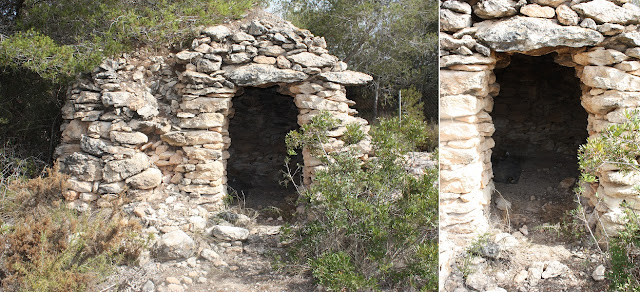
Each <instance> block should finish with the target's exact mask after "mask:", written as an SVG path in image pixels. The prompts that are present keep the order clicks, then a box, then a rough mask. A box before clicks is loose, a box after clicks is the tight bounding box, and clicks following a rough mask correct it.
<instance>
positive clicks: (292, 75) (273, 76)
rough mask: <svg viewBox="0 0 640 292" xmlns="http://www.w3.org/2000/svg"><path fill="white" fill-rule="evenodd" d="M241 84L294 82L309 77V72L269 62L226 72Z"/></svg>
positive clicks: (257, 84) (234, 81) (230, 77)
mask: <svg viewBox="0 0 640 292" xmlns="http://www.w3.org/2000/svg"><path fill="white" fill-rule="evenodd" d="M226 76H227V78H229V79H231V81H233V83H235V84H236V85H239V86H260V85H265V84H271V83H280V82H283V83H292V82H298V81H302V80H305V79H307V74H305V73H303V72H300V71H295V70H291V69H278V68H277V67H275V66H272V65H267V64H250V65H246V66H241V67H238V68H235V69H233V70H231V71H230V72H228V73H227V74H226Z"/></svg>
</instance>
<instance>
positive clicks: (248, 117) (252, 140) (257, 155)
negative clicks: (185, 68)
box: [227, 86, 302, 210]
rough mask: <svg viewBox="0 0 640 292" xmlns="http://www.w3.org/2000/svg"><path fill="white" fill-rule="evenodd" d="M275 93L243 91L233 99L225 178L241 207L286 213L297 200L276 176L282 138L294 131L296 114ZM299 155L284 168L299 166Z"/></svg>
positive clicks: (282, 156) (282, 154)
mask: <svg viewBox="0 0 640 292" xmlns="http://www.w3.org/2000/svg"><path fill="white" fill-rule="evenodd" d="M277 89H278V87H277V86H274V87H270V88H245V89H244V92H243V93H242V94H241V95H239V96H236V97H234V99H233V109H234V111H235V112H234V114H233V118H231V119H230V122H229V136H230V138H231V145H230V147H229V154H230V157H229V160H228V161H227V178H228V183H227V184H228V186H229V187H230V194H232V195H237V198H239V201H240V203H241V204H244V206H246V207H249V208H253V209H257V210H261V209H264V208H267V207H276V208H279V209H281V210H282V209H286V208H289V207H291V206H290V205H291V203H292V202H293V201H295V198H297V195H296V193H295V188H294V187H292V186H288V187H285V186H283V185H282V184H281V181H282V180H283V173H282V171H284V170H285V167H284V160H285V157H286V156H287V150H286V145H285V137H286V135H287V133H289V132H290V131H292V130H296V129H298V124H297V115H298V109H297V107H296V106H295V104H294V103H293V98H292V97H291V96H286V95H283V94H280V93H278V91H277ZM300 156H301V155H298V156H294V158H293V159H292V162H291V163H290V164H291V165H293V166H294V167H295V165H296V163H299V164H302V161H301V157H300Z"/></svg>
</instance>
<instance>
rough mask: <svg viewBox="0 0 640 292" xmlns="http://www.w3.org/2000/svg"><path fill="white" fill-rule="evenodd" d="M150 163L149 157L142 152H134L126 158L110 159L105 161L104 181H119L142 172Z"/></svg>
mask: <svg viewBox="0 0 640 292" xmlns="http://www.w3.org/2000/svg"><path fill="white" fill-rule="evenodd" d="M150 165H151V162H150V161H149V157H148V156H147V155H146V154H144V153H136V154H134V155H133V156H132V157H130V158H126V159H121V160H112V161H109V162H107V163H105V166H104V180H105V181H106V182H116V181H120V180H123V179H126V178H128V177H131V176H133V175H136V174H138V173H140V172H142V171H143V170H145V169H147V168H149V166H150Z"/></svg>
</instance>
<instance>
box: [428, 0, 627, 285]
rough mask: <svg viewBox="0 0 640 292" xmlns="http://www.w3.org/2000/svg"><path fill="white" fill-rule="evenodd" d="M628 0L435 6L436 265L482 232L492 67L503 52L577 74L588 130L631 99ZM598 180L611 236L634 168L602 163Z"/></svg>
mask: <svg viewBox="0 0 640 292" xmlns="http://www.w3.org/2000/svg"><path fill="white" fill-rule="evenodd" d="M626 2H627V1H607V0H593V1H562V0H559V1H549V0H533V3H528V2H526V1H519V2H516V1H513V0H480V1H478V2H476V3H475V4H474V5H473V6H472V5H470V4H469V3H466V2H461V1H454V0H447V1H443V2H442V3H441V11H440V23H441V25H440V30H441V32H440V44H441V57H440V67H441V70H440V79H441V80H440V90H441V107H440V109H441V111H440V114H441V123H440V139H441V145H440V146H441V148H440V159H441V160H440V162H441V201H440V206H441V208H440V212H441V213H440V220H441V229H440V230H441V236H440V238H441V245H440V246H441V251H442V252H441V259H443V260H441V263H443V266H442V267H441V271H442V273H443V275H442V277H441V278H443V277H444V276H445V275H446V274H448V268H447V266H448V260H447V259H449V258H451V256H452V255H453V254H454V253H456V251H455V247H456V246H463V245H464V243H465V242H468V240H469V238H472V237H474V236H475V235H477V234H478V233H483V232H484V231H486V230H487V228H488V222H487V219H486V218H487V216H486V215H487V213H488V208H487V207H488V206H489V202H490V198H491V193H492V191H493V189H494V186H493V182H492V176H493V171H492V166H491V152H492V150H491V149H492V148H493V147H494V145H495V142H494V140H493V139H492V138H491V136H492V134H493V132H494V130H495V127H494V124H493V121H492V118H491V116H490V115H489V113H490V112H491V111H492V110H493V99H494V97H496V96H497V95H498V93H499V90H500V85H499V84H497V83H496V82H495V81H496V80H495V75H494V74H493V69H495V68H501V67H505V66H507V65H508V62H509V61H508V60H509V58H508V55H509V54H513V53H522V54H527V55H533V56H539V55H543V54H547V53H554V60H555V62H556V63H558V64H560V65H562V66H567V67H573V68H574V69H575V72H576V76H578V78H580V81H581V89H582V96H581V100H582V105H583V107H584V108H585V110H586V111H587V112H588V114H589V118H588V129H587V130H588V131H589V135H590V136H595V135H598V133H600V132H601V131H603V130H604V129H605V128H606V127H607V126H608V125H610V124H612V123H622V122H624V121H625V116H624V113H625V111H627V110H630V109H635V108H637V107H638V106H639V104H638V100H640V99H639V98H640V30H639V29H638V24H640V8H639V7H637V6H635V5H633V4H631V3H626ZM599 177H600V181H601V183H600V184H594V185H591V186H588V189H590V193H589V194H588V197H589V198H590V200H591V204H593V205H596V202H597V200H598V199H597V198H596V196H595V191H596V190H597V192H598V194H599V197H600V198H601V200H602V201H603V202H602V203H600V204H597V207H596V209H597V211H598V213H599V214H600V215H601V220H602V224H600V225H599V226H598V232H599V233H604V232H605V231H606V233H607V234H614V233H615V231H616V230H618V228H620V226H621V225H620V224H621V223H622V222H623V221H622V214H623V213H622V208H621V207H620V203H621V202H622V201H623V200H625V201H626V202H629V203H630V204H631V205H632V206H636V207H635V208H640V204H636V202H638V200H639V199H640V197H639V196H638V194H637V193H636V192H632V191H631V189H632V188H633V187H632V186H633V185H634V184H636V183H637V182H638V180H637V179H636V178H637V177H638V175H637V174H630V175H622V174H621V173H620V172H619V171H618V169H617V168H615V167H613V166H608V165H607V166H604V167H603V168H601V171H600V173H599Z"/></svg>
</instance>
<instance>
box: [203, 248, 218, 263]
mask: <svg viewBox="0 0 640 292" xmlns="http://www.w3.org/2000/svg"><path fill="white" fill-rule="evenodd" d="M200 256H201V257H203V258H204V259H205V260H208V261H210V262H213V261H215V260H216V259H217V258H219V257H220V255H219V254H218V253H217V252H215V251H213V250H211V249H209V248H205V249H203V250H202V252H200Z"/></svg>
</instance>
